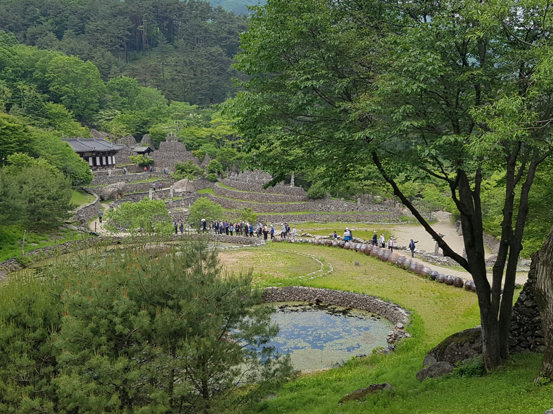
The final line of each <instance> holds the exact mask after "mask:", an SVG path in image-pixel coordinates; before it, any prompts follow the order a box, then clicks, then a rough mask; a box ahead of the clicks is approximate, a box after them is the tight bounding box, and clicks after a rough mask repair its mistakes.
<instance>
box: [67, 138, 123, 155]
mask: <svg viewBox="0 0 553 414" xmlns="http://www.w3.org/2000/svg"><path fill="white" fill-rule="evenodd" d="M63 141H65V142H67V143H68V144H69V145H70V146H71V148H73V150H74V151H75V152H111V151H119V150H122V149H123V148H125V145H122V144H114V143H113V142H109V141H106V140H105V139H100V138H65V139H64V140H63Z"/></svg>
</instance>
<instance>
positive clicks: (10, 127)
mask: <svg viewBox="0 0 553 414" xmlns="http://www.w3.org/2000/svg"><path fill="white" fill-rule="evenodd" d="M33 143H34V142H33V137H32V135H31V134H30V132H29V130H28V128H26V127H25V126H24V125H22V124H20V123H18V122H17V121H16V119H15V118H14V117H10V116H8V115H5V114H0V165H3V164H4V163H5V162H6V160H7V158H8V156H9V155H11V154H14V153H16V152H30V151H31V148H32V145H33Z"/></svg>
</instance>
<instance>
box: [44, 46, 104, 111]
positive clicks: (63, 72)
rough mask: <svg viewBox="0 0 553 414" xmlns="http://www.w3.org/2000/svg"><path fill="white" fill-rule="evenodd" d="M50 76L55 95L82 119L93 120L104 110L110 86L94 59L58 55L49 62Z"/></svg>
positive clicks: (50, 83) (51, 89) (52, 90)
mask: <svg viewBox="0 0 553 414" xmlns="http://www.w3.org/2000/svg"><path fill="white" fill-rule="evenodd" d="M46 79H47V80H48V82H49V90H50V92H51V93H52V95H53V97H54V98H55V99H58V100H59V102H60V103H62V104H63V105H64V106H65V107H66V108H67V109H69V110H70V111H72V112H73V113H74V114H75V116H77V117H78V118H79V119H80V120H82V121H91V120H92V119H93V117H94V115H95V114H96V113H98V111H99V110H100V101H101V99H102V97H103V96H104V95H105V89H106V88H105V85H104V82H103V81H102V79H101V77H100V72H98V68H96V66H94V64H93V63H92V62H83V61H82V60H80V59H79V58H76V57H68V56H59V57H56V58H54V59H52V60H51V61H50V63H49V65H48V69H47V72H46Z"/></svg>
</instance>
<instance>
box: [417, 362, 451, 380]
mask: <svg viewBox="0 0 553 414" xmlns="http://www.w3.org/2000/svg"><path fill="white" fill-rule="evenodd" d="M453 369H454V367H453V365H451V364H450V363H449V362H436V363H434V364H432V365H429V366H428V367H426V368H423V369H421V370H420V371H419V372H417V379H418V380H419V381H424V380H425V379H427V378H439V377H443V376H444V375H449V374H451V373H452V372H453Z"/></svg>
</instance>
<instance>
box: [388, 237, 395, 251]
mask: <svg viewBox="0 0 553 414" xmlns="http://www.w3.org/2000/svg"><path fill="white" fill-rule="evenodd" d="M388 249H390V251H391V252H393V251H394V238H393V237H392V236H390V238H389V239H388Z"/></svg>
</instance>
